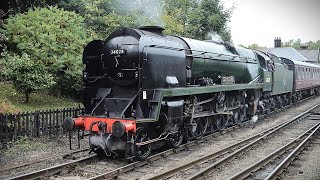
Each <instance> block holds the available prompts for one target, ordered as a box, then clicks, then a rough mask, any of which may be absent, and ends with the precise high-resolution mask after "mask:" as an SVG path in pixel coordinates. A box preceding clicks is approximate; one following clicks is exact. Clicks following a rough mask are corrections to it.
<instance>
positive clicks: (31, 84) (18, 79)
mask: <svg viewBox="0 0 320 180" xmlns="http://www.w3.org/2000/svg"><path fill="white" fill-rule="evenodd" d="M2 63H3V69H2V71H1V74H2V75H3V76H4V77H5V78H6V79H7V80H10V81H12V82H13V85H14V87H15V89H16V90H17V91H19V92H21V93H24V94H26V102H28V101H29V98H28V97H29V94H30V93H31V92H35V91H39V90H42V89H48V88H50V87H51V86H52V85H54V83H55V82H54V80H53V76H52V75H51V74H49V73H48V72H47V70H46V67H45V66H44V64H42V63H40V62H37V61H33V60H31V59H30V56H29V55H27V54H23V55H22V56H18V55H9V54H6V56H5V57H4V61H3V62H2Z"/></svg>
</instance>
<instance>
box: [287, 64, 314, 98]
mask: <svg viewBox="0 0 320 180" xmlns="http://www.w3.org/2000/svg"><path fill="white" fill-rule="evenodd" d="M283 59H284V62H285V63H286V64H287V65H288V66H289V68H290V69H292V70H294V77H293V79H294V82H293V88H294V89H293V92H295V93H296V97H297V98H298V99H300V98H301V97H302V96H303V95H313V94H315V93H316V92H317V91H318V92H320V87H319V86H320V66H319V65H316V64H312V63H307V62H303V61H294V60H290V59H286V58H283Z"/></svg>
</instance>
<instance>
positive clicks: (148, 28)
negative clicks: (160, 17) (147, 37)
mask: <svg viewBox="0 0 320 180" xmlns="http://www.w3.org/2000/svg"><path fill="white" fill-rule="evenodd" d="M139 29H140V30H144V31H149V32H153V33H156V34H160V35H162V31H163V30H164V28H163V27H160V26H141V27H139Z"/></svg>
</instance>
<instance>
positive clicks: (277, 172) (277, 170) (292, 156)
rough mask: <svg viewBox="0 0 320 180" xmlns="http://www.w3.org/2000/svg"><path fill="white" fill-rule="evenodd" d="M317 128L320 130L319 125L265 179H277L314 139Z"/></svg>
mask: <svg viewBox="0 0 320 180" xmlns="http://www.w3.org/2000/svg"><path fill="white" fill-rule="evenodd" d="M317 130H319V126H318V127H317V129H315V130H314V131H313V132H312V133H311V134H310V135H309V136H308V137H307V138H306V139H305V140H304V141H303V142H301V143H300V144H299V146H298V147H296V148H295V149H294V150H293V151H292V152H291V153H290V154H289V155H288V156H287V157H286V158H285V159H284V160H283V161H282V162H281V163H280V164H279V165H278V166H277V167H276V168H275V169H274V170H273V171H272V172H271V173H270V174H269V175H268V176H267V177H266V178H265V179H266V180H269V179H277V176H278V175H280V174H281V173H282V172H283V170H284V168H285V167H287V166H288V165H289V164H290V163H291V162H292V161H293V160H294V159H295V158H296V157H297V156H298V154H299V153H300V152H301V151H302V150H303V149H304V147H306V145H307V143H308V142H309V141H310V140H311V139H312V137H313V135H314V134H315V132H316V131H317Z"/></svg>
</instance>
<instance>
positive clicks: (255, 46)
mask: <svg viewBox="0 0 320 180" xmlns="http://www.w3.org/2000/svg"><path fill="white" fill-rule="evenodd" d="M263 48H266V47H263V46H259V44H256V43H253V44H250V45H249V46H248V49H253V50H259V49H263Z"/></svg>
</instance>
